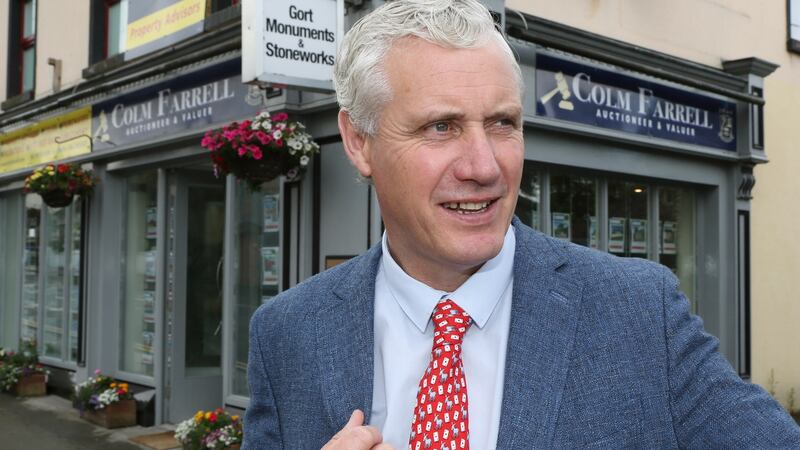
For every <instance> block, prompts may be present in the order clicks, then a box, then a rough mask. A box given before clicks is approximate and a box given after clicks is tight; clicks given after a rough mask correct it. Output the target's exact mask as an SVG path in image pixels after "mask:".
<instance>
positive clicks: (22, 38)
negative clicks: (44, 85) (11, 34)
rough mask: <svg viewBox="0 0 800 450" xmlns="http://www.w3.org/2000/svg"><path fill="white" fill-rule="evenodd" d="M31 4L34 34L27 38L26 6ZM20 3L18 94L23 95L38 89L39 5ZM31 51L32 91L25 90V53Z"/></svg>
mask: <svg viewBox="0 0 800 450" xmlns="http://www.w3.org/2000/svg"><path fill="white" fill-rule="evenodd" d="M29 2H30V3H32V4H33V5H32V6H33V8H32V9H31V10H32V12H33V34H30V35H27V36H26V35H25V6H26V5H27V4H28V3H29ZM19 3H20V8H19V51H18V53H17V54H18V57H19V59H18V62H19V91H18V92H17V93H18V94H22V93H24V92H26V91H33V90H34V89H35V88H36V28H37V27H36V16H37V14H36V9H37V7H38V4H37V2H36V0H19ZM31 49H32V50H33V67H31V70H32V71H33V74H32V81H31V87H30V89H25V74H26V72H25V52H26V51H27V50H31Z"/></svg>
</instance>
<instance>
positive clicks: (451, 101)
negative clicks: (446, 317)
mask: <svg viewBox="0 0 800 450" xmlns="http://www.w3.org/2000/svg"><path fill="white" fill-rule="evenodd" d="M510 64H511V63H510V62H509V60H508V59H507V57H506V56H505V55H503V54H502V53H501V50H500V49H499V48H497V46H496V44H494V43H491V44H487V45H486V46H485V47H479V48H474V49H448V48H443V47H440V46H437V45H435V44H431V43H429V42H427V41H425V40H422V39H418V38H404V39H401V40H400V41H398V42H397V43H395V44H394V45H393V47H392V48H391V50H390V51H389V53H388V55H387V57H386V60H385V66H384V67H385V70H386V73H387V76H388V79H389V82H390V85H391V89H392V94H393V96H392V99H391V100H389V101H388V102H387V103H386V104H385V106H384V108H383V110H382V111H381V116H380V122H379V130H378V133H377V135H376V136H373V137H369V136H368V137H365V138H363V152H362V155H363V161H361V163H360V164H359V162H358V161H354V162H355V163H356V166H357V167H358V169H359V171H360V172H361V174H362V175H365V176H371V177H372V179H373V182H374V184H375V188H376V191H377V195H378V200H379V202H380V206H381V213H382V215H383V219H384V223H385V225H386V230H387V234H388V237H389V245H390V249H391V252H392V256H393V257H394V258H395V259H396V260H397V261H398V263H399V264H400V265H401V266H402V267H403V269H404V270H405V271H406V272H407V273H408V274H409V275H411V276H413V277H415V278H417V279H419V280H420V281H423V282H426V283H428V284H429V285H431V286H433V287H436V288H439V289H443V290H452V289H455V288H456V287H458V285H460V284H461V283H462V282H463V281H464V280H466V278H467V277H469V275H471V274H472V273H473V272H475V271H476V270H477V269H478V268H479V267H480V266H481V265H482V264H483V263H484V262H485V261H487V260H489V259H491V258H493V257H494V256H496V255H497V254H498V253H499V251H500V249H501V248H502V245H503V240H504V236H505V233H506V230H507V229H508V226H509V224H510V222H511V217H512V215H513V212H514V206H515V204H516V201H517V190H518V188H519V184H520V177H521V174H522V163H523V138H522V119H521V115H522V105H521V102H520V92H519V88H518V84H517V79H516V78H515V76H514V73H513V72H512V68H511V65H510Z"/></svg>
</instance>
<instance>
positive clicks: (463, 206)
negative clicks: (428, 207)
mask: <svg viewBox="0 0 800 450" xmlns="http://www.w3.org/2000/svg"><path fill="white" fill-rule="evenodd" d="M492 203H494V200H489V201H483V202H449V203H444V204H442V206H444V207H445V208H447V209H449V210H451V211H455V212H457V213H459V214H478V213H481V212H483V211H486V209H487V208H489V206H490V205H491V204H492Z"/></svg>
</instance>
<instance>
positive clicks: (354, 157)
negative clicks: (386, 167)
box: [339, 110, 372, 178]
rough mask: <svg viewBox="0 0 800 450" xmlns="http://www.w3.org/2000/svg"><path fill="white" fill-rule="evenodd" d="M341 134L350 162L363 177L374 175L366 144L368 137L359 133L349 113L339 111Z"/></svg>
mask: <svg viewBox="0 0 800 450" xmlns="http://www.w3.org/2000/svg"><path fill="white" fill-rule="evenodd" d="M339 133H341V135H342V143H343V144H344V152H345V153H347V157H348V158H349V159H350V162H351V163H353V165H354V166H356V169H357V170H358V173H360V174H361V176H362V177H365V178H367V177H369V176H370V175H372V166H371V164H370V152H369V148H367V147H368V145H367V142H366V136H364V135H363V134H361V133H359V132H358V131H357V130H356V128H355V126H353V122H352V121H351V120H350V114H348V113H347V111H342V110H340V111H339Z"/></svg>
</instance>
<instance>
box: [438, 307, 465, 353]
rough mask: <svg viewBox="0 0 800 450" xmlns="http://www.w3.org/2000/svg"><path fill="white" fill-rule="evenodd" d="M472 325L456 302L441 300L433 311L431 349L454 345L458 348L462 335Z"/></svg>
mask: <svg viewBox="0 0 800 450" xmlns="http://www.w3.org/2000/svg"><path fill="white" fill-rule="evenodd" d="M471 324H472V319H470V317H469V314H467V313H466V312H464V310H463V309H461V307H460V306H458V305H457V304H456V302H454V301H452V300H450V299H449V298H448V299H446V300H442V301H440V302H439V304H438V305H436V308H435V309H434V310H433V327H434V328H433V348H434V349H435V348H437V347H441V346H443V345H447V344H455V345H457V346H458V347H457V348H460V347H461V341H462V340H463V339H464V333H466V332H467V329H469V326H470V325H471Z"/></svg>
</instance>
